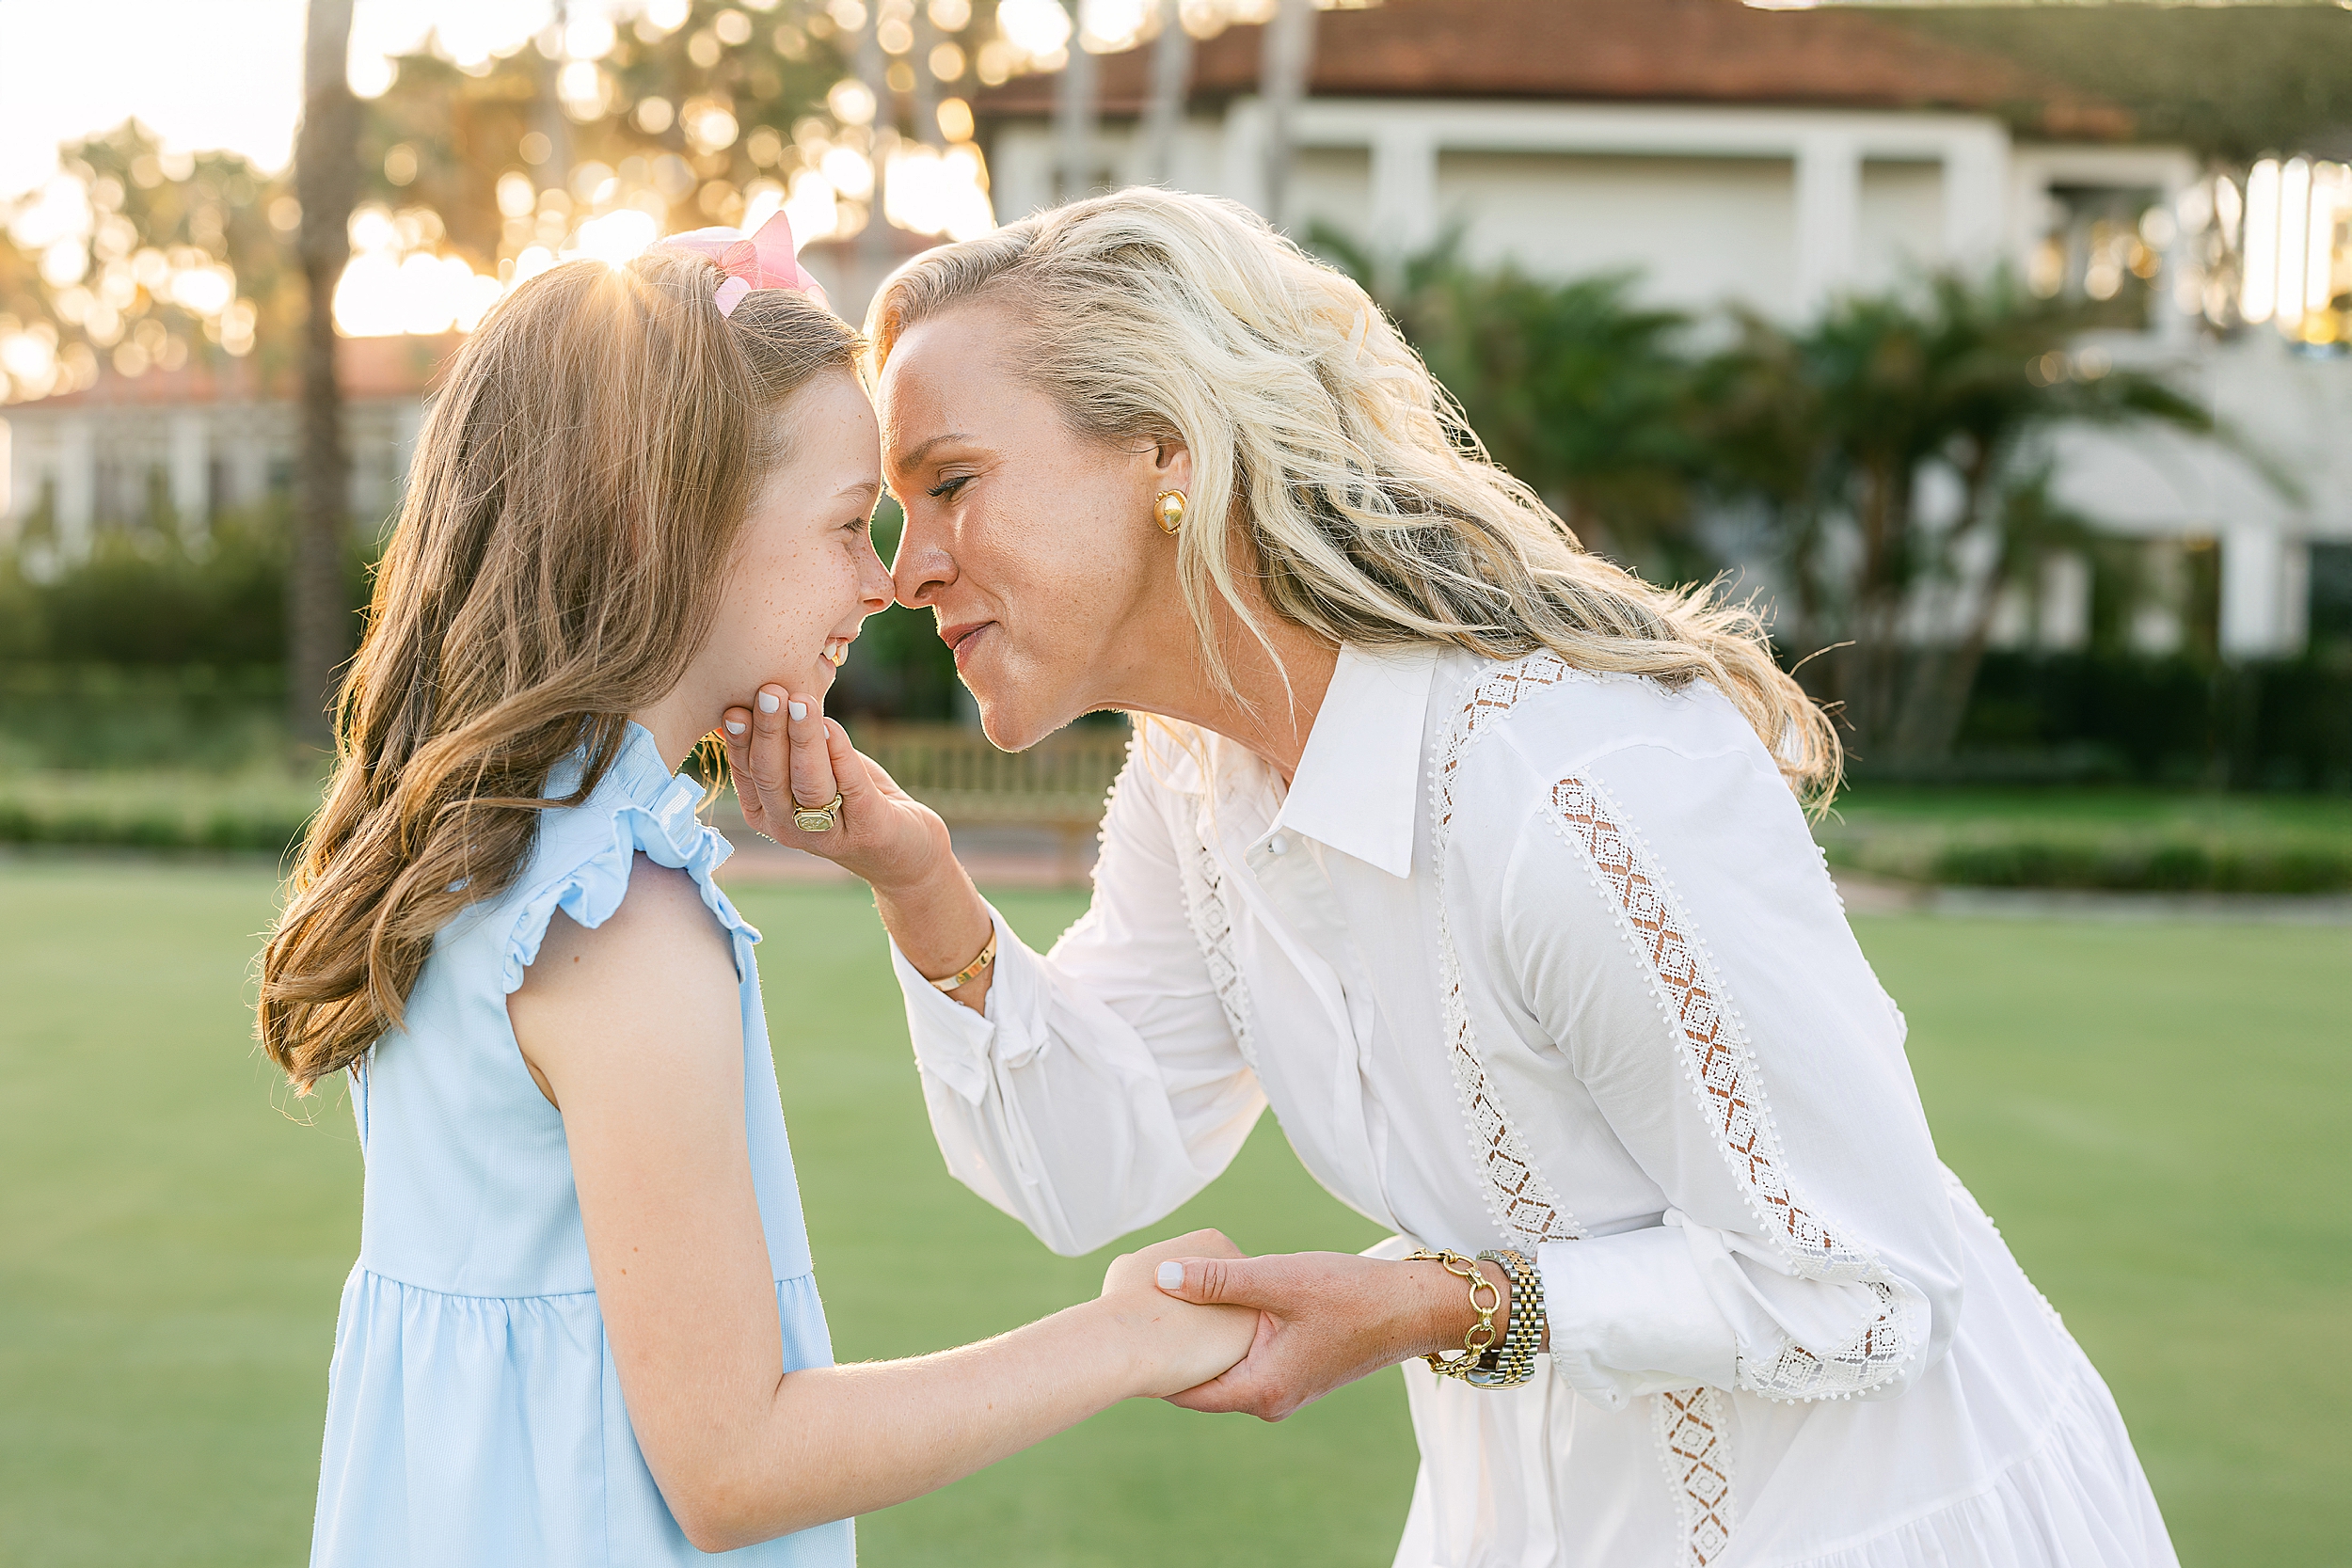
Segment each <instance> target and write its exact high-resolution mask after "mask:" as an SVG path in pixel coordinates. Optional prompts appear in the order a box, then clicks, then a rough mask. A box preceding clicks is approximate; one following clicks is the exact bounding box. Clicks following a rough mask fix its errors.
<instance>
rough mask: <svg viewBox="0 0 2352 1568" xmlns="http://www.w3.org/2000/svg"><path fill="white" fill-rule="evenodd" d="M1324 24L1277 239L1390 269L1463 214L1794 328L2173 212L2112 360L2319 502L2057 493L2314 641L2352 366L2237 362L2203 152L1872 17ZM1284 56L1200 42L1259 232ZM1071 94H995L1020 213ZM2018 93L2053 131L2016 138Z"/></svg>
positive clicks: (1654, 294) (2137, 473)
mask: <svg viewBox="0 0 2352 1568" xmlns="http://www.w3.org/2000/svg"><path fill="white" fill-rule="evenodd" d="M1316 27H1317V33H1316V38H1315V43H1314V55H1313V67H1312V72H1311V77H1310V81H1309V87H1308V97H1307V99H1306V100H1305V102H1304V103H1301V104H1300V105H1299V106H1298V108H1297V110H1296V112H1295V119H1294V123H1293V139H1294V142H1295V145H1296V146H1297V147H1298V149H1299V151H1298V153H1297V156H1296V160H1295V165H1294V172H1293V173H1292V175H1291V177H1290V179H1289V181H1288V184H1287V189H1286V193H1285V198H1284V201H1283V207H1282V211H1281V212H1280V213H1279V214H1276V216H1277V217H1278V218H1279V222H1280V223H1281V224H1282V226H1283V227H1284V228H1286V229H1287V230H1289V231H1290V232H1292V233H1294V234H1302V235H1303V234H1305V233H1306V232H1307V231H1308V230H1309V228H1310V226H1311V225H1313V224H1315V223H1317V222H1318V221H1320V222H1322V223H1325V224H1327V225H1329V226H1331V227H1332V228H1335V229H1337V230H1340V231H1342V232H1343V233H1346V234H1348V235H1350V236H1352V237H1355V238H1357V239H1358V240H1359V241H1360V242H1362V243H1363V244H1365V245H1366V246H1367V247H1368V248H1370V249H1371V250H1372V251H1374V252H1375V254H1377V255H1384V256H1386V257H1388V258H1390V259H1391V260H1393V259H1396V258H1400V257H1403V256H1406V255H1411V254H1414V253H1417V252H1420V251H1422V250H1424V249H1425V248H1426V247H1428V246H1429V245H1431V244H1432V243H1433V242H1434V241H1436V240H1437V239H1438V236H1439V235H1440V234H1441V233H1443V232H1444V231H1445V230H1447V229H1449V228H1450V227H1452V226H1454V225H1459V226H1460V227H1461V230H1462V251H1461V254H1462V256H1463V259H1464V260H1466V261H1470V262H1471V263H1473V264H1481V265H1492V264H1497V263H1502V262H1504V261H1509V262H1511V263H1514V264H1516V265H1517V266H1518V268H1519V269H1520V270H1521V271H1522V272H1525V273H1528V274H1532V275H1534V276H1536V277H1561V278H1565V277H1576V276H1581V275H1588V274H1593V273H1599V272H1608V271H1616V270H1632V271H1636V272H1638V273H1639V274H1640V275H1641V277H1642V279H1643V282H1642V289H1643V292H1644V293H1645V296H1646V297H1647V298H1648V299H1649V300H1651V301H1655V302H1657V303H1660V304H1664V305H1671V306H1675V307H1678V308H1682V309H1689V310H1692V311H1705V310H1708V309H1711V308H1714V307H1717V306H1721V305H1724V304H1726V303H1731V302H1739V303H1742V304H1745V305H1748V306H1750V307H1753V308H1756V309H1761V310H1763V311H1765V312H1767V313H1770V314H1774V315H1778V316H1782V317H1784V318H1792V319H1793V318H1796V317H1800V316H1802V315H1804V314H1805V313H1807V312H1808V311H1810V310H1811V309H1815V308H1817V307H1818V306H1819V305H1820V303H1821V302H1822V301H1823V300H1824V299H1826V298H1827V297H1829V296H1830V295H1832V294H1833V293H1836V292H1838V291H1840V290H1854V289H1872V288H1879V287H1883V286H1886V285H1888V284H1891V283H1894V282H1896V281H1898V280H1899V279H1900V278H1901V277H1904V276H1906V274H1907V273H1909V272H1911V271H1914V270H1915V269H1918V268H1922V267H1926V268H1936V267H1946V266H1953V265H1959V266H1969V267H1977V266H1988V265H1990V264H1993V263H1995V262H1998V261H2009V262H2010V263H2011V264H2013V265H2015V266H2016V267H2018V268H2019V269H2020V271H2021V272H2022V273H2024V274H2025V275H2026V276H2027V277H2033V276H2034V275H2035V273H2036V272H2037V270H2040V271H2041V272H2042V273H2043V275H2044V280H2045V281H2046V282H2049V283H2052V284H2058V285H2064V286H2072V287H2077V288H2078V287H2080V286H2081V284H2082V282H2083V279H2084V275H2085V271H2086V269H2087V268H2090V267H2094V266H2098V265H2101V264H2103V263H2102V262H2101V261H2100V260H2099V258H2098V257H2097V256H2096V255H2095V254H2093V253H2091V252H2090V250H2089V249H2087V246H2086V241H2087V240H2088V239H2089V238H2090V234H2091V233H2092V231H2093V230H2094V226H2097V225H2100V224H2103V223H2104V225H2105V229H2104V230H2101V231H2103V232H2106V233H2110V234H2112V233H2113V232H2115V231H2116V230H2117V225H2116V223H2115V222H2114V218H2115V216H2116V215H2118V214H2121V215H2122V218H2123V220H2124V229H2125V230H2126V231H2128V229H2129V228H2130V226H2131V225H2132V224H2133V222H2134V221H2135V220H2137V219H2138V218H2139V217H2141V215H2142V214H2148V213H2150V212H2152V211H2154V212H2161V213H2163V214H2166V216H2165V217H2164V218H2162V219H2152V220H2150V221H2149V222H2148V223H2147V224H2146V225H2145V227H2144V230H2143V231H2144V234H2145V236H2146V239H2145V240H2143V241H2142V243H2148V242H2149V241H2153V248H2154V249H2155V250H2156V251H2157V252H2158V260H2157V264H2156V267H2155V276H2154V277H2153V279H2152V280H2151V281H2150V285H2149V286H2148V287H2146V288H2145V290H2144V294H2145V297H2146V300H2147V306H2146V309H2145V312H2144V320H2142V321H2141V322H2139V323H2137V324H2136V325H2131V326H2128V327H2125V328H2123V329H2121V330H2117V331H2113V332H2106V333H2102V334H2099V335H2098V336H2097V338H2096V340H2095V341H2092V342H2089V343H2086V345H2085V346H2086V347H2093V348H2095V349H2096V351H2097V352H2098V353H2101V354H2104V355H2106V356H2108V360H2109V362H2111V363H2115V364H2130V365H2141V366H2163V367H2167V368H2169V370H2170V371H2171V372H2173V373H2174V375H2175V376H2176V378H2177V382H2178V384H2179V385H2182V386H2183V387H2185V388H2188V389H2191V390H2193V391H2194V392H2195V394H2196V395H2198V396H2199V397H2200V398H2201V399H2202V400H2203V401H2205V402H2206V403H2207V404H2208V405H2209V406H2210V407H2212V408H2213V409H2214V411H2215V412H2216V413H2217V415H2218V416H2219V417H2220V418H2221V419H2222V420H2224V421H2225V422H2227V423H2228V424H2230V425H2232V426H2233V427H2234V428H2235V429H2236V430H2237V431H2238V432H2239V433H2240V434H2241V435H2242V436H2244V437H2245V438H2246V439H2247V440H2249V442H2251V443H2252V444H2253V445H2255V446H2256V447H2259V448H2260V449H2262V451H2264V452H2265V454H2266V455H2267V456H2268V457H2269V458H2270V459H2271V460H2272V463H2273V466H2274V467H2276V469H2277V470H2278V471H2279V472H2280V473H2283V474H2285V475H2288V476H2291V477H2292V479H2293V480H2294V481H2295V485H2296V491H2297V492H2298V493H2295V494H2288V493H2283V492H2282V491H2281V490H2280V488H2279V487H2278V486H2276V485H2274V484H2272V483H2269V482H2267V481H2265V479H2263V478H2262V477H2260V476H2259V475H2258V474H2257V472H2256V471H2255V470H2254V468H2253V467H2251V466H2249V464H2248V463H2247V462H2246V461H2244V460H2243V459H2241V458H2239V457H2237V456H2234V455H2233V454H2231V453H2229V452H2228V451H2224V450H2222V449H2221V448H2219V447H2217V446H2214V445H2212V444H2208V443H2190V442H2184V441H2183V440H2182V439H2181V438H2180V437H2179V436H2172V435H2167V436H2156V435H2148V436H2108V435H2105V434H2100V435H2086V436H2078V437H2075V438H2074V439H2071V440H2070V441H2069V442H2068V443H2067V445H2066V448H2065V461H2064V462H2063V463H2062V464H2061V466H2060V468H2059V473H2058V491H2059V495H2060V499H2063V500H2065V501H2066V502H2068V503H2070V504H2071V505H2073V506H2074V508H2075V509H2077V510H2079V511H2081V512H2083V513H2085V514H2087V515H2090V516H2092V517H2093V518H2094V519H2097V520H2098V521H2100V522H2101V523H2102V524H2103V526H2106V527H2108V528H2111V529H2113V530H2114V531H2117V532H2119V533H2122V534H2126V535H2130V536H2134V537H2138V538H2141V539H2145V540H2148V541H2150V542H2151V544H2152V553H2153V555H2154V556H2155V557H2157V558H2159V559H2158V560H2157V561H2156V562H2154V563H2155V564H2156V565H2157V566H2158V567H2160V568H2161V567H2162V566H2163V565H2164V564H2166V561H2165V559H2164V558H2167V557H2169V556H2178V555H2179V554H2181V553H2182V552H2183V551H2184V550H2185V549H2186V550H2194V549H2201V548H2207V547H2212V546H2215V545H2217V546H2218V548H2219V551H2220V560H2221V567H2220V577H2221V587H2220V605H2219V618H2220V633H2219V639H2220V642H2221V646H2222V648H2223V650H2224V651H2225V652H2228V653H2230V654H2233V655H2241V656H2258V655H2270V654H2280V653H2289V652H2293V651H2295V650H2296V649H2298V648H2300V647H2301V646H2302V645H2303V642H2304V638H2305V624H2304V623H2305V610H2306V605H2307V602H2308V598H2309V591H2308V588H2307V586H2306V584H2307V583H2308V581H2309V578H2310V572H2309V562H2310V554H2311V550H2312V546H2313V545H2315V544H2316V545H2318V546H2320V547H2322V548H2328V547H2334V548H2339V549H2352V442H2347V440H2346V435H2347V433H2352V359H2345V358H2341V357H2337V358H2313V357H2305V356H2300V355H2299V354H2297V353H2296V352H2292V351H2291V350H2290V347H2289V344H2288V342H2287V341H2286V340H2285V339H2284V338H2283V337H2281V336H2280V334H2279V333H2277V332H2274V331H2272V330H2269V329H2267V328H2264V329H2258V330H2250V331H2248V332H2245V333H2243V334H2241V335H2240V336H2239V337H2238V338H2237V339H2236V340H2235V341H2228V342H2222V341H2216V340H2215V339H2213V338H2212V337H2211V336H2209V335H2207V334H2205V333H2204V332H2203V331H2201V329H2200V327H2199V326H2198V325H2197V324H2196V318H2195V316H2194V314H2193V313H2192V312H2194V311H2195V310H2196V309H2198V308H2199V302H2198V301H2197V300H2196V299H2195V298H2194V297H2188V298H2176V295H2177V294H2182V293H2185V291H2184V290H2183V289H2182V288H2181V287H2180V286H2179V285H2181V284H2182V282H2183V280H2184V278H2185V277H2186V276H2187V274H2188V273H2189V259H2188V255H2187V251H2186V246H2187V245H2188V243H2189V240H2188V226H2187V225H2185V224H2184V223H2182V222H2180V221H2179V220H2178V218H2177V217H2176V216H2174V214H2178V213H2179V212H2180V211H2181V210H2182V209H2183V208H2184V207H2186V208H2190V209H2193V208H2194V207H2195V205H2196V203H2197V201H2198V199H2199V195H2198V193H2199V192H2200V191H2201V190H2202V189H2204V188H2205V187H2204V182H2203V174H2204V171H2203V170H2201V168H2200V167H2199V166H2198V162H2197V160H2196V159H2195V158H2193V157H2192V156H2191V155H2190V154H2189V153H2188V152H2187V151H2185V150H2182V149H2180V148H2176V147H2168V146H2159V145H2145V144H2140V143H2137V142H2134V141H2132V140H2131V139H2129V134H2128V133H2129V117H2128V116H2126V115H2124V114H2123V113H2122V111H2120V110H2118V109H2116V108H2114V107H2113V106H2111V105H2107V104H2104V103H2099V102H2097V101H2095V100H2090V99H2088V98H2085V97H2083V96H2081V95H2076V94H2069V93H2068V92H2066V91H2065V90H2064V89H2058V88H2054V87H2052V85H2051V84H2050V83H2049V82H2048V81H2047V80H2045V79H2042V78H2039V77H2037V76H2035V75H2034V74H2033V73H2032V72H2031V71H2029V70H2028V69H2026V67H2024V66H2022V65H2020V64H2019V63H2017V62H2015V61H2013V60H2010V59H2008V58H2005V57H2002V56H1998V55H1990V54H1986V53H1981V52H1979V51H1976V50H1971V49H1965V48H1962V47H1959V46H1956V45H1953V44H1949V43H1944V42H1938V41H1935V40H1932V39H1931V38H1929V37H1926V36H1923V35H1921V34H1919V33H1916V32H1914V31H1911V30H1909V29H1905V28H1901V27H1898V26H1892V25H1889V24H1886V23H1884V22H1883V21H1880V20H1878V19H1875V18H1873V17H1870V16H1868V15H1864V14H1856V13H1853V12H1851V11H1839V10H1797V11H1788V10H1763V9H1752V8H1746V7H1743V6H1741V5H1740V4H1738V3H1736V0H1387V3H1386V4H1383V5H1381V6H1379V7H1377V8H1371V9H1334V10H1327V11H1324V12H1323V13H1321V14H1320V15H1319V16H1318V17H1317V19H1316ZM1261 33H1262V29H1261V28H1259V27H1256V26H1244V27H1235V28H1232V29H1229V30H1227V31H1226V32H1224V33H1222V34H1220V35H1218V36H1216V37H1215V38H1212V39H1209V40H1202V41H1200V42H1199V43H1197V44H1196V45H1195V55H1194V62H1193V71H1192V78H1191V94H1190V101H1189V104H1188V109H1187V114H1186V116H1185V119H1184V124H1183V128H1182V131H1181V134H1180V135H1179V137H1178V140H1177V144H1176V146H1175V147H1174V149H1173V156H1172V159H1171V163H1172V168H1171V170H1170V178H1169V181H1168V182H1169V183H1170V184H1172V185H1175V186H1177V187H1179V188H1183V189H1190V190H1199V191H1204V192H1210V193H1214V194H1218V195H1224V196H1230V197H1232V198H1237V199H1240V200H1242V201H1245V202H1248V203H1249V204H1251V205H1253V206H1257V207H1259V208H1260V209H1261V210H1263V207H1264V203H1265V194H1266V193H1265V181H1264V175H1263V146H1264V135H1265V122H1266V113H1265V108H1264V105H1263V103H1262V102H1261V101H1260V99H1259V98H1258V96H1257V82H1258V71H1259V62H1260V55H1261V51H1262V47H1263V43H1262V39H1261ZM1151 53H1152V46H1150V45H1145V46H1143V47H1141V48H1138V49H1136V50H1131V51H1128V52H1126V53H1124V54H1121V55H1105V56H1104V57H1102V58H1101V59H1099V60H1098V61H1097V62H1096V65H1097V71H1098V73H1099V79H1100V83H1101V114H1102V117H1103V119H1102V124H1101V127H1100V130H1099V132H1098V133H1097V135H1095V136H1094V138H1093V139H1092V143H1091V145H1092V147H1093V149H1094V151H1095V156H1096V166H1095V167H1094V168H1093V169H1091V170H1089V171H1088V173H1089V175H1090V176H1091V179H1090V181H1089V182H1090V183H1092V184H1094V185H1096V186H1110V185H1119V184H1125V183H1130V182H1141V181H1143V180H1145V179H1147V178H1148V177H1149V176H1150V174H1151V173H1152V170H1151V169H1149V168H1148V167H1147V166H1146V159H1147V150H1146V149H1145V147H1144V146H1143V145H1142V143H1141V141H1140V138H1139V135H1138V132H1137V125H1138V121H1139V118H1140V114H1141V111H1142V109H1143V107H1144V96H1145V93H1146V91H1147V84H1148V82H1149V80H1150V73H1151ZM1054 92H1055V83H1054V81H1053V79H1052V78H1050V77H1027V78H1022V79H1017V80H1015V81H1013V82H1011V83H1009V84H1007V85H1006V86H1005V87H1000V88H997V89H995V90H993V92H988V93H983V94H982V95H981V96H980V98H979V99H978V101H977V103H976V105H975V106H976V109H977V112H978V115H979V118H980V121H981V125H982V132H981V134H982V136H983V138H984V140H985V143H986V145H987V148H988V151H989V154H990V163H991V167H992V173H993V196H994V198H995V201H996V208H997V212H998V214H999V215H1000V216H1009V215H1014V214H1022V213H1025V212H1028V211H1031V210H1033V209H1035V208H1037V207H1040V206H1043V205H1047V204H1049V203H1050V202H1051V201H1053V200H1054V199H1055V198H1056V197H1057V194H1061V191H1060V186H1061V184H1062V183H1063V182H1062V180H1061V179H1060V178H1059V170H1058V169H1057V138H1056V133H1055V129H1054V126H1053V124H1052V122H1051V117H1052V113H1053V104H1054ZM2021 104H2026V105H2031V106H2032V113H2031V114H2030V116H2028V117H2027V118H2029V119H2030V120H2031V121H2032V123H2033V125H2034V130H2033V132H2032V134H2031V135H2026V134H2024V133H2022V132H2020V131H2018V130H2015V129H2013V127H2014V126H2016V125H2017V124H2018V123H2019V119H2020V109H2019V106H2020V105H2021ZM2344 204H2345V206H2346V207H2348V208H2352V189H2347V190H2346V191H2345V193H2344ZM2192 215H2193V214H2192ZM2106 264H2111V263H2106ZM2341 264H2342V263H2341V262H2339V265H2341ZM2054 266H2055V267H2057V268H2058V269H2061V270H2063V269H2069V268H2071V269H2072V273H2073V276H2072V277H2071V278H2067V277H2051V276H2049V270H2050V269H2051V268H2052V267H2054ZM2120 281H2124V282H2132V281H2134V280H2131V279H2120ZM2339 286H2341V285H2339ZM2110 292H2113V290H2112V288H2111V287H2110ZM2134 292H2135V293H2138V292H2141V291H2139V290H2138V288H2137V283H2135V289H2134ZM2091 293H2093V294H2094V295H2095V294H2097V293H2100V282H2099V280H2097V279H2094V280H2093V286H2092V289H2091ZM2323 297H2325V296H2324V295H2323ZM2158 575H2159V576H2161V575H2162V573H2161V571H2159V573H2158ZM2044 593H2045V599H2055V600H2056V601H2058V602H2045V603H2044V604H2043V605H2042V606H2041V607H2040V613H2039V614H2038V615H2037V616H2036V617H2034V618H2033V619H2034V621H2035V622H2036V623H2037V624H2038V625H2039V626H2040V628H2041V636H2042V640H2043V641H2045V642H2052V643H2056V644H2057V645H2060V646H2063V645H2067V644H2068V643H2069V642H2070V641H2078V640H2079V639H2080V638H2081V637H2082V636H2083V635H2084V634H2085V633H2086V632H2087V629H2088V623H2089V616H2088V595H2089V594H2090V575H2089V573H2088V572H2087V571H2081V570H2075V571H2073V572H2058V573H2054V574H2052V578H2051V581H2050V582H2049V583H2048V584H2047V585H2046V586H2045V591H2044ZM2070 598H2071V599H2073V600H2074V601H2077V602H2072V603H2070V602H2066V601H2067V600H2069V599H2070ZM2018 619H2019V622H2020V624H2021V625H2022V624H2023V621H2024V618H2023V617H2020V618H2018ZM2180 635H2181V629H2180V626H2179V617H2178V616H2177V615H2171V616H2168V615H2167V613H2165V612H2164V611H2162V610H2158V611H2157V612H2156V613H2154V614H2153V616H2151V617H2149V618H2148V619H2147V620H2146V622H2145V624H2144V625H2143V626H2142V627H2141V629H2140V638H2139V640H2140V641H2141V642H2142V643H2143V645H2145V646H2148V647H2150V648H2152V649H2161V648H2163V647H2165V646H2167V645H2168V644H2169V643H2171V642H2177V641H2178V640H2179V638H2180Z"/></svg>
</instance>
